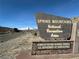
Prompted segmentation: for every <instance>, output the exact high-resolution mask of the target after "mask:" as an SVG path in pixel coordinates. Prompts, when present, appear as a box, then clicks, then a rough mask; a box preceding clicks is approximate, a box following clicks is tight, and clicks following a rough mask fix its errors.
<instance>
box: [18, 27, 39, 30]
mask: <svg viewBox="0 0 79 59" xmlns="http://www.w3.org/2000/svg"><path fill="white" fill-rule="evenodd" d="M18 29H19V30H28V29H30V30H33V29H38V28H37V27H23V28H18Z"/></svg>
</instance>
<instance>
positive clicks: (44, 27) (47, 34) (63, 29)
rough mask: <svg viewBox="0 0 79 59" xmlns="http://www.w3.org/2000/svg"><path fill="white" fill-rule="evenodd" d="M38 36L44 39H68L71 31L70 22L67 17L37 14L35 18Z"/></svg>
mask: <svg viewBox="0 0 79 59" xmlns="http://www.w3.org/2000/svg"><path fill="white" fill-rule="evenodd" d="M36 21H37V24H38V30H39V33H40V36H41V37H42V38H44V39H47V40H48V39H55V40H57V39H58V40H59V39H61V40H62V39H64V40H66V39H68V40H69V39H70V37H71V32H72V22H71V20H70V19H68V18H63V17H57V16H50V15H37V18H36Z"/></svg>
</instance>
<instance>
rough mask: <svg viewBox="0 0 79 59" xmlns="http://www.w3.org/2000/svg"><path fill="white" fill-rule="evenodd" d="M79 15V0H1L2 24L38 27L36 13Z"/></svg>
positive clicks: (0, 21) (17, 26) (16, 26)
mask: <svg viewBox="0 0 79 59" xmlns="http://www.w3.org/2000/svg"><path fill="white" fill-rule="evenodd" d="M38 12H43V13H48V14H52V15H57V16H63V17H68V18H72V17H76V16H79V0H0V26H5V27H12V28H26V27H37V24H36V18H35V14H36V13H38Z"/></svg>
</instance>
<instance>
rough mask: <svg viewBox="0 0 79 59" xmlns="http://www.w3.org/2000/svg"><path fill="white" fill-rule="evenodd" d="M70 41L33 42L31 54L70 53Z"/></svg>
mask: <svg viewBox="0 0 79 59" xmlns="http://www.w3.org/2000/svg"><path fill="white" fill-rule="evenodd" d="M72 46H73V42H72V41H53V42H46V41H45V42H33V44H32V54H33V55H41V54H56V53H57V54H64V53H65V54H67V53H72V48H73V47H72Z"/></svg>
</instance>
